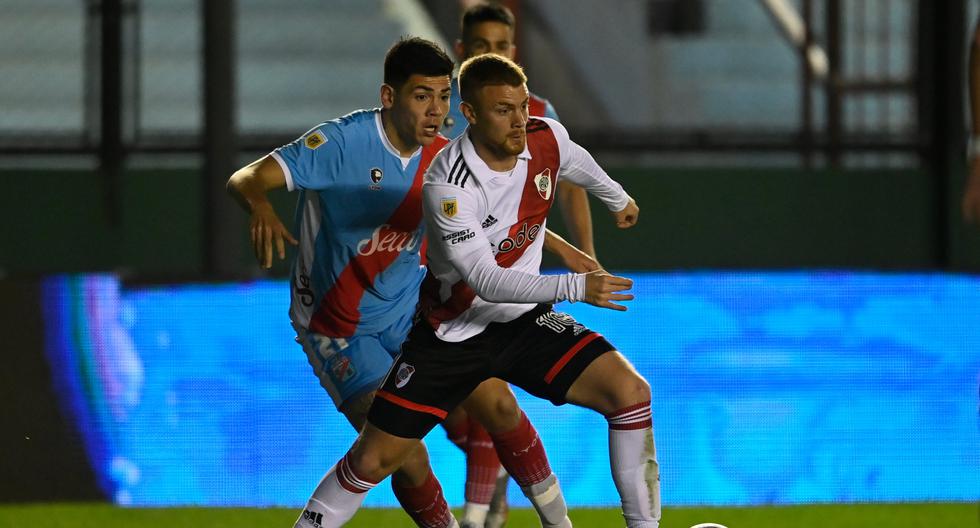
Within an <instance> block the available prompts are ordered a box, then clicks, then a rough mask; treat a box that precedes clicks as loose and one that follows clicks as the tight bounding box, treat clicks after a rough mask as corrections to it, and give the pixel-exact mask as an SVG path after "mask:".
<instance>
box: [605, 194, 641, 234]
mask: <svg viewBox="0 0 980 528" xmlns="http://www.w3.org/2000/svg"><path fill="white" fill-rule="evenodd" d="M612 215H613V218H614V219H615V220H616V227H618V228H620V229H626V228H629V227H633V226H634V225H636V221H637V219H638V218H639V217H640V208H639V206H637V205H636V200H634V199H632V198H630V201H629V202H628V203H627V204H626V207H624V208H623V210H622V211H617V212H615V213H613V214H612Z"/></svg>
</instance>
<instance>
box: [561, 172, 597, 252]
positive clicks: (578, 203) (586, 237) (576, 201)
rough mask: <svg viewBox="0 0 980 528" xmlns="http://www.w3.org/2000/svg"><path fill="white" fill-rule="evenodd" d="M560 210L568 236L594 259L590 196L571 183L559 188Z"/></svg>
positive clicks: (565, 183)
mask: <svg viewBox="0 0 980 528" xmlns="http://www.w3.org/2000/svg"><path fill="white" fill-rule="evenodd" d="M557 199H558V208H559V209H560V210H561V218H562V220H564V221H565V227H566V228H567V229H568V236H569V237H570V238H571V239H572V243H573V244H575V246H577V247H578V248H580V249H581V250H582V251H584V252H585V253H586V254H588V255H589V256H590V257H592V258H596V256H595V242H594V240H593V238H592V209H591V208H590V207H589V195H588V193H587V192H586V191H585V189H583V188H581V187H579V186H578V185H574V184H572V183H569V182H564V184H563V185H559V186H558V196H557Z"/></svg>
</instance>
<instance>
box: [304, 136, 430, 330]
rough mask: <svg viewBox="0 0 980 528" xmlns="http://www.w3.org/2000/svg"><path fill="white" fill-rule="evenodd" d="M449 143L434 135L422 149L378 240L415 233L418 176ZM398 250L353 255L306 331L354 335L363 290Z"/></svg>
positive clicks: (419, 196)
mask: <svg viewBox="0 0 980 528" xmlns="http://www.w3.org/2000/svg"><path fill="white" fill-rule="evenodd" d="M448 142H449V140H447V139H446V138H444V137H442V136H437V137H436V139H435V141H433V142H432V144H430V145H429V146H427V147H425V148H423V149H422V158H421V159H420V160H419V167H418V170H416V171H415V178H414V179H413V180H412V187H411V188H410V189H409V190H408V193H406V194H405V198H404V199H402V202H401V204H399V205H398V208H397V209H395V212H394V213H392V215H391V217H389V218H388V220H387V221H386V222H385V224H387V225H388V226H389V227H387V228H384V229H381V231H380V232H379V233H378V238H379V239H380V240H384V239H385V237H392V238H393V237H397V236H408V234H410V233H413V232H415V231H416V230H418V228H419V224H420V223H421V222H422V179H423V178H422V177H423V175H424V174H425V171H426V169H428V168H429V164H430V163H431V162H432V158H434V157H435V155H436V153H438V152H439V150H440V149H442V147H443V146H445V145H446V143H448ZM399 253H400V252H399V251H375V252H373V253H371V254H370V255H360V254H359V255H357V256H356V257H354V258H353V259H351V261H350V262H349V263H348V264H347V266H346V267H345V268H344V270H343V271H341V272H340V276H339V277H337V281H336V282H335V283H334V285H333V286H332V287H331V288H330V290H329V291H327V293H326V294H325V295H324V296H323V299H322V300H321V301H320V306H319V307H317V310H316V312H314V314H313V317H312V318H311V319H310V329H311V330H313V331H314V332H317V333H319V334H323V335H325V336H330V337H347V336H351V335H354V330H355V329H356V328H357V324H358V322H360V320H361V312H360V309H359V306H360V304H361V298H362V297H363V296H364V291H365V290H367V289H368V288H370V287H371V286H372V285H373V284H374V279H375V278H376V277H377V276H378V275H379V274H380V273H381V272H383V271H384V270H385V269H387V268H388V266H390V265H391V263H392V262H394V261H395V260H396V259H397V258H398V255H399Z"/></svg>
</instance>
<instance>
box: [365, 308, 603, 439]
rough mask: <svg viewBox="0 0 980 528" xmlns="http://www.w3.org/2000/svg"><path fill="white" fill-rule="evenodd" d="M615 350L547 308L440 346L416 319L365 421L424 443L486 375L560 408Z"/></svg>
mask: <svg viewBox="0 0 980 528" xmlns="http://www.w3.org/2000/svg"><path fill="white" fill-rule="evenodd" d="M611 350H614V348H613V346H612V345H610V344H609V342H608V341H606V339H605V338H604V337H602V335H600V334H598V333H596V332H593V331H592V330H589V329H588V328H586V327H585V326H583V325H581V324H579V323H578V322H576V321H575V319H573V318H572V317H571V316H570V315H567V314H563V313H560V312H555V311H553V310H552V309H551V305H550V304H539V305H538V306H536V307H535V308H534V309H532V310H531V311H529V312H527V313H525V314H523V315H521V316H520V317H518V318H517V319H515V320H513V321H510V322H507V323H490V325H489V326H487V328H486V329H485V330H484V331H483V332H481V333H479V334H477V335H475V336H473V337H471V338H469V339H466V340H464V341H461V342H458V343H451V342H447V341H442V340H441V339H439V338H437V337H436V336H435V333H434V332H433V330H432V328H431V327H430V326H429V325H428V323H426V322H425V321H424V320H423V321H419V322H417V323H416V324H415V326H414V327H412V330H411V332H410V333H409V335H408V339H407V340H406V341H405V343H404V344H403V345H402V355H401V356H400V357H399V358H398V359H397V360H396V361H395V364H394V365H392V367H391V370H390V371H389V372H388V376H387V378H385V381H384V383H383V384H382V386H381V389H379V390H378V393H377V396H376V397H375V399H374V404H373V405H372V406H371V411H370V413H369V414H368V421H369V422H371V424H373V425H374V426H375V427H377V428H379V429H381V430H382V431H385V432H387V433H389V434H393V435H395V436H400V437H403V438H422V437H424V436H425V435H426V434H427V433H428V432H429V431H430V430H431V429H432V428H433V427H435V426H436V424H438V423H439V422H441V421H442V420H444V419H445V418H446V414H447V413H449V411H451V410H453V409H455V408H456V406H457V405H459V404H460V402H462V401H463V400H465V399H466V397H467V396H469V394H470V392H472V391H473V389H475V388H476V387H477V386H478V385H479V384H480V383H482V382H483V381H484V380H486V379H488V378H500V379H503V380H505V381H507V382H510V383H513V384H514V385H517V386H518V387H520V388H522V389H524V390H526V391H527V392H529V393H531V394H533V395H535V396H538V397H539V398H544V399H546V400H550V401H551V402H552V403H554V404H555V405H561V404H563V403H565V395H566V394H567V393H568V389H569V388H570V387H571V386H572V383H574V382H575V380H576V379H578V377H579V375H580V374H581V373H582V371H584V370H585V368H586V367H587V366H589V364H590V363H592V362H593V361H594V360H595V359H596V358H597V357H599V356H600V355H602V354H604V353H606V352H609V351H611Z"/></svg>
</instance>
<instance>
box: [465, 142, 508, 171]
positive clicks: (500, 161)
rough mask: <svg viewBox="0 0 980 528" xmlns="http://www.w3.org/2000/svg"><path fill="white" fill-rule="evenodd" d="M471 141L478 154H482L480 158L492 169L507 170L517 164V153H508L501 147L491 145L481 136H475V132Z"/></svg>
mask: <svg viewBox="0 0 980 528" xmlns="http://www.w3.org/2000/svg"><path fill="white" fill-rule="evenodd" d="M470 142H471V143H473V149H474V150H476V155H477V156H480V159H482V160H483V162H484V163H486V164H487V167H489V168H490V170H492V171H497V172H507V171H509V170H512V169H513V168H514V167H515V166H516V165H517V155H515V154H507V153H505V152H502V151H501V150H500V149H497V148H494V147H493V146H489V145H487V144H486V143H484V142H483V141H481V140H480V139H479V138H477V137H474V135H473V134H470Z"/></svg>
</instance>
